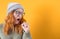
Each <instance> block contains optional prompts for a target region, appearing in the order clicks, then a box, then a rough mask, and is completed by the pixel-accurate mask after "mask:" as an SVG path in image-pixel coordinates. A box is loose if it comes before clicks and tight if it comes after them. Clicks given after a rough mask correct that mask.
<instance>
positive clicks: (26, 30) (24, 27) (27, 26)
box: [21, 22, 30, 33]
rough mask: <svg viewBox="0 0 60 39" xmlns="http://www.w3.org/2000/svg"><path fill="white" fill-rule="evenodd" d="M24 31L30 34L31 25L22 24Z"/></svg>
mask: <svg viewBox="0 0 60 39" xmlns="http://www.w3.org/2000/svg"><path fill="white" fill-rule="evenodd" d="M21 25H22V28H23V30H24V31H25V32H26V33H28V32H29V31H30V28H29V24H28V23H27V22H23V23H22V24H21Z"/></svg>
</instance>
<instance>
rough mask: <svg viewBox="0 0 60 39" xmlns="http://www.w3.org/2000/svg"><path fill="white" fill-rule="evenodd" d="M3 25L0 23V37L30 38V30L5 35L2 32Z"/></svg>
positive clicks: (4, 38)
mask: <svg viewBox="0 0 60 39" xmlns="http://www.w3.org/2000/svg"><path fill="white" fill-rule="evenodd" d="M3 26H4V24H0V39H21V38H22V39H31V35H30V32H29V33H26V32H23V35H22V36H21V35H20V34H18V33H15V32H13V33H11V34H9V35H5V34H4V33H3Z"/></svg>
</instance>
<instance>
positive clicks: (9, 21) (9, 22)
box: [3, 12, 25, 35]
mask: <svg viewBox="0 0 60 39" xmlns="http://www.w3.org/2000/svg"><path fill="white" fill-rule="evenodd" d="M14 21H15V20H14V16H13V12H11V13H10V14H8V16H7V17H6V20H5V26H4V28H3V32H4V34H5V35H8V34H10V33H11V32H16V33H19V34H21V35H22V32H23V29H22V27H21V24H22V23H23V22H24V21H25V19H23V18H22V19H21V20H20V24H18V25H15V26H14Z"/></svg>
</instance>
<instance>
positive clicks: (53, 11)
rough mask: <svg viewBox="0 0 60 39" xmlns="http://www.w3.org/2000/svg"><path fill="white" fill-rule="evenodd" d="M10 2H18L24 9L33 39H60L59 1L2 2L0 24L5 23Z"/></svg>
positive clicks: (0, 2)
mask: <svg viewBox="0 0 60 39" xmlns="http://www.w3.org/2000/svg"><path fill="white" fill-rule="evenodd" d="M10 2H18V3H20V4H22V6H23V7H24V9H25V13H26V14H25V16H24V17H25V19H26V20H27V22H28V23H29V24H30V32H31V35H32V39H60V1H59V0H0V23H4V19H5V17H6V11H7V5H8V3H10Z"/></svg>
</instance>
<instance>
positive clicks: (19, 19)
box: [0, 2, 31, 39]
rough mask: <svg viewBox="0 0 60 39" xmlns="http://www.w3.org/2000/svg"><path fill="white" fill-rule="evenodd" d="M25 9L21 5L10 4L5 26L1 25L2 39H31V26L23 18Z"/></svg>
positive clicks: (0, 35)
mask: <svg viewBox="0 0 60 39" xmlns="http://www.w3.org/2000/svg"><path fill="white" fill-rule="evenodd" d="M23 15H24V9H23V7H22V6H21V5H20V4H19V3H15V2H13V3H10V4H9V5H8V9H7V17H6V20H5V24H0V38H1V39H31V35H30V32H29V31H30V30H29V25H28V23H27V22H26V20H25V19H24V18H23Z"/></svg>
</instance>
